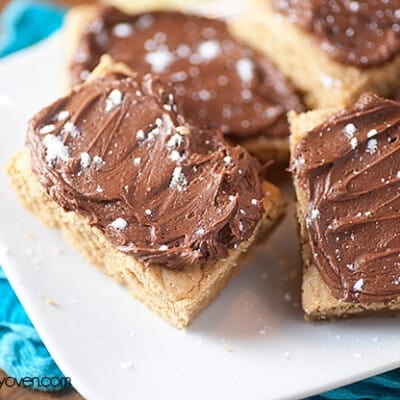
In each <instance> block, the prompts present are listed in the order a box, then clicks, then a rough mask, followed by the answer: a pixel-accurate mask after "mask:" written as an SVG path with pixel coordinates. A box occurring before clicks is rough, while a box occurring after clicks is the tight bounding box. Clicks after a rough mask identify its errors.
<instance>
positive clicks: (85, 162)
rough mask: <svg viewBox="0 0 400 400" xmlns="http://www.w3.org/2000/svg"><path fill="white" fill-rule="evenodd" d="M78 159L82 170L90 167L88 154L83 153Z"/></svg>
mask: <svg viewBox="0 0 400 400" xmlns="http://www.w3.org/2000/svg"><path fill="white" fill-rule="evenodd" d="M79 158H80V163H81V167H82V168H88V167H89V166H90V162H91V158H90V155H89V153H86V152H83V153H81V155H80V157H79Z"/></svg>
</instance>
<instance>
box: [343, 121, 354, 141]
mask: <svg viewBox="0 0 400 400" xmlns="http://www.w3.org/2000/svg"><path fill="white" fill-rule="evenodd" d="M343 132H344V134H345V135H346V136H347V137H348V138H352V137H353V136H354V135H355V134H356V132H357V128H356V126H355V125H354V124H352V123H349V124H347V125H346V126H345V127H344V128H343Z"/></svg>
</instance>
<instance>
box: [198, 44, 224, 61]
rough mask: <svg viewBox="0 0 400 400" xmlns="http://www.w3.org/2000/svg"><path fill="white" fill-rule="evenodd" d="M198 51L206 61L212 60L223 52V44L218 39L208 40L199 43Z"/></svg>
mask: <svg viewBox="0 0 400 400" xmlns="http://www.w3.org/2000/svg"><path fill="white" fill-rule="evenodd" d="M197 52H198V53H199V55H200V57H201V58H202V59H203V60H204V61H211V60H212V59H213V58H216V57H218V56H219V55H220V53H221V46H220V44H219V42H218V41H216V40H207V41H206V42H202V43H200V44H199V47H198V48H197Z"/></svg>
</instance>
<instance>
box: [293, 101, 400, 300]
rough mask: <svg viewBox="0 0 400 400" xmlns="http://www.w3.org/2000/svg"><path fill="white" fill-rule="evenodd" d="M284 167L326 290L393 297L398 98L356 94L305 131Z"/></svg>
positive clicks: (397, 289) (399, 225)
mask: <svg viewBox="0 0 400 400" xmlns="http://www.w3.org/2000/svg"><path fill="white" fill-rule="evenodd" d="M291 168H292V171H293V173H294V174H295V175H296V177H297V179H298V182H299V185H300V188H301V189H302V190H303V191H304V192H305V194H306V198H307V202H308V206H307V211H306V225H307V228H308V240H309V244H310V246H311V249H312V253H313V255H314V263H315V265H316V266H317V268H318V270H319V272H320V274H321V277H322V278H323V280H324V282H325V283H326V284H327V286H328V287H329V288H330V290H331V292H332V294H333V295H334V296H335V297H336V298H338V299H342V300H346V301H349V302H361V303H370V302H377V301H389V300H392V299H394V298H396V297H398V296H400V103H398V102H395V101H391V100H384V99H381V98H379V97H376V96H374V95H363V96H362V97H360V99H359V100H358V102H357V103H356V104H355V105H354V106H353V107H352V108H349V109H346V110H344V111H342V112H339V113H338V114H336V115H334V116H333V117H332V118H330V119H329V120H328V121H326V122H325V123H324V124H322V125H321V126H318V127H316V128H314V129H313V130H312V131H310V132H308V133H307V135H306V136H305V137H304V138H303V139H302V140H301V141H300V142H299V143H298V145H297V147H296V148H295V151H294V154H293V157H292V160H291Z"/></svg>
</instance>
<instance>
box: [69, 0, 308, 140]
mask: <svg viewBox="0 0 400 400" xmlns="http://www.w3.org/2000/svg"><path fill="white" fill-rule="evenodd" d="M105 53H107V54H110V55H111V56H112V57H113V58H114V59H115V60H116V61H120V62H124V63H125V64H127V65H128V66H129V67H130V68H131V69H132V70H134V71H136V72H138V73H140V74H145V73H148V72H152V73H156V74H158V75H159V76H160V78H161V79H162V80H163V81H164V82H166V83H167V82H174V84H175V88H176V95H177V102H178V103H179V105H180V108H181V109H182V113H183V115H184V116H185V118H186V119H187V120H190V121H191V122H192V123H193V124H195V125H208V126H209V127H211V128H221V129H222V130H223V132H224V133H225V134H228V135H230V136H234V137H236V138H249V137H257V136H260V135H265V136H267V137H283V138H285V137H287V136H288V133H289V128H288V124H287V119H286V113H287V111H289V110H291V109H294V110H297V111H301V109H302V106H301V103H300V100H299V98H298V97H297V95H296V94H295V93H294V90H293V88H292V87H291V85H290V84H289V82H288V81H286V79H285V78H284V77H283V75H282V74H281V73H280V72H279V71H278V70H277V69H276V68H275V67H274V66H273V65H272V64H271V63H270V62H269V61H268V60H266V59H265V58H262V57H261V56H260V55H258V54H256V53H255V52H253V51H251V50H250V49H249V48H247V47H245V46H243V45H242V44H240V43H239V42H238V41H236V40H235V39H234V38H233V37H232V36H231V35H230V33H229V32H228V28H227V25H226V24H225V23H224V22H222V21H219V20H215V19H210V18H203V17H199V16H194V15H187V14H182V13H179V12H153V13H149V14H141V15H126V14H124V13H122V12H121V11H118V10H117V9H115V8H111V7H106V8H104V7H102V8H100V9H99V11H98V15H97V16H96V17H95V18H94V19H93V20H92V22H91V23H90V24H89V25H88V26H87V27H86V30H85V32H84V33H83V35H82V37H81V40H80V43H79V46H78V49H77V52H76V54H75V56H74V58H73V61H72V63H71V65H70V71H71V82H72V83H74V84H75V83H79V82H81V81H82V80H83V79H85V78H86V76H87V75H88V74H89V71H91V70H93V68H94V67H95V66H96V65H97V64H98V62H99V59H100V56H101V55H102V54H105Z"/></svg>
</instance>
